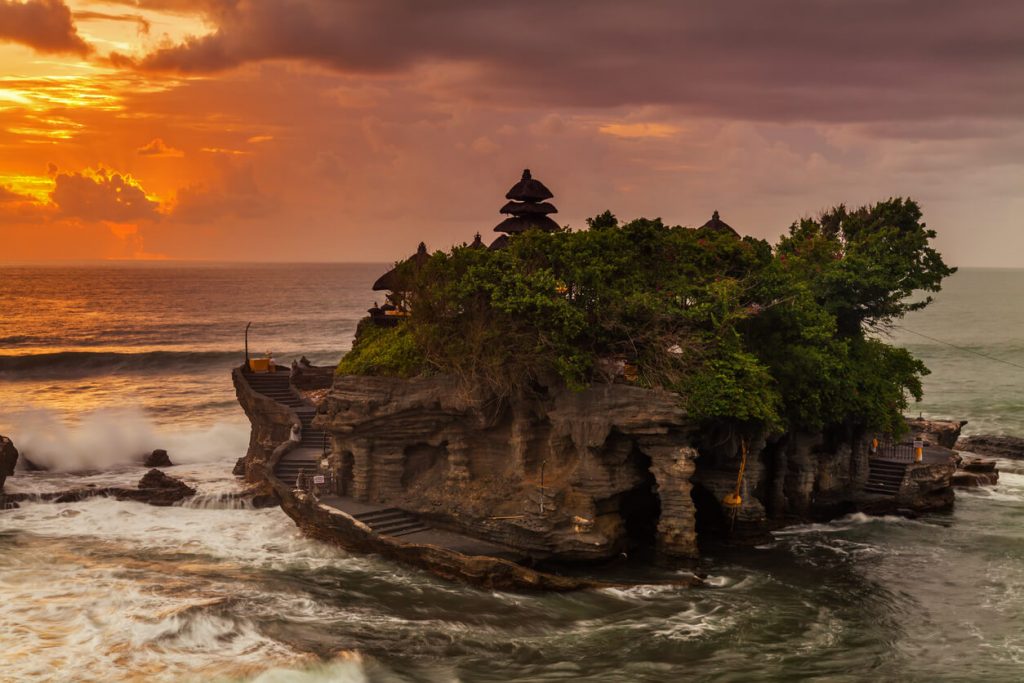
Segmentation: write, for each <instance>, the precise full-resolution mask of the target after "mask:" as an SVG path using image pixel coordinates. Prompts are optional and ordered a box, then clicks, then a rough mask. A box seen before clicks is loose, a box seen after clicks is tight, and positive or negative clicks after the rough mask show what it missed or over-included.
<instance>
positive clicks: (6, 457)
mask: <svg viewBox="0 0 1024 683" xmlns="http://www.w3.org/2000/svg"><path fill="white" fill-rule="evenodd" d="M17 464H18V449H17V448H15V447H14V443H13V442H12V441H11V440H10V439H8V438H7V437H6V436H3V435H0V494H2V493H3V490H4V482H5V481H6V480H7V477H10V476H11V475H13V474H14V466H15V465H17Z"/></svg>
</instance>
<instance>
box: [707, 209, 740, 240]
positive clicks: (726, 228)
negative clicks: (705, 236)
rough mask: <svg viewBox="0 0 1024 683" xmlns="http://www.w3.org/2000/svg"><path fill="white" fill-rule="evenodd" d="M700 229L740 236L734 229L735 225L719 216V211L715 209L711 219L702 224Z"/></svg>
mask: <svg viewBox="0 0 1024 683" xmlns="http://www.w3.org/2000/svg"><path fill="white" fill-rule="evenodd" d="M700 230H713V231H715V232H724V233H727V234H729V235H732V236H733V237H736V238H739V236H740V234H739V233H738V232H736V231H735V230H733V227H732V226H731V225H729V224H728V223H726V222H725V221H723V220H722V219H721V218H719V217H718V211H717V210H715V212H714V213H713V214H711V220H709V221H708V222H707V223H705V224H704V225H702V226H700Z"/></svg>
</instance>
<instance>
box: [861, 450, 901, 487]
mask: <svg viewBox="0 0 1024 683" xmlns="http://www.w3.org/2000/svg"><path fill="white" fill-rule="evenodd" d="M907 464H908V463H905V462H895V461H892V460H882V459H880V458H873V459H871V461H870V463H869V467H870V469H869V470H868V480H867V483H865V484H864V491H865V492H866V493H874V494H878V495H883V496H895V495H896V494H897V493H899V491H900V484H901V483H902V482H903V476H904V475H905V474H906V472H907Z"/></svg>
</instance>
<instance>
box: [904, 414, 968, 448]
mask: <svg viewBox="0 0 1024 683" xmlns="http://www.w3.org/2000/svg"><path fill="white" fill-rule="evenodd" d="M966 424H967V420H929V419H925V418H922V417H916V418H909V419H908V420H907V427H909V428H910V437H911V438H912V439H921V440H923V441H924V442H925V443H926V444H930V445H933V446H942V447H943V448H956V447H957V440H958V439H960V430H961V429H963V427H964V425H966Z"/></svg>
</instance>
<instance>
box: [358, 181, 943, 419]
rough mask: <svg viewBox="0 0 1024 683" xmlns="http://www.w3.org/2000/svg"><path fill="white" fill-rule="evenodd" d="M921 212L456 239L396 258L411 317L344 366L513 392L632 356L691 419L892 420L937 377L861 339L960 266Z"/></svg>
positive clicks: (606, 217)
mask: <svg viewBox="0 0 1024 683" xmlns="http://www.w3.org/2000/svg"><path fill="white" fill-rule="evenodd" d="M920 217H921V213H920V209H919V208H918V207H917V205H916V204H915V203H914V202H912V201H910V200H902V199H893V200H889V201H887V202H882V203H879V204H876V205H874V206H872V207H864V208H861V209H857V210H855V211H848V210H847V209H845V208H844V207H838V208H836V209H833V210H832V211H829V212H826V213H825V214H823V215H822V216H821V217H820V218H819V219H817V220H810V219H806V220H802V221H800V222H799V223H796V224H794V225H793V226H792V227H791V229H790V231H789V234H788V235H787V236H784V237H783V238H782V239H781V240H780V242H779V244H778V245H777V246H776V247H775V248H772V247H771V246H770V245H769V244H768V243H767V242H765V241H763V240H756V239H752V238H749V237H746V238H743V239H737V238H736V237H735V236H733V235H730V234H728V233H723V232H718V231H714V230H706V229H697V230H693V229H688V228H683V227H679V226H675V227H670V226H666V225H665V224H664V223H662V221H661V220H660V219H654V220H649V219H638V220H634V221H631V222H628V223H626V224H624V225H621V226H620V225H619V224H618V221H617V219H616V218H615V217H614V216H613V215H612V214H611V213H609V212H605V213H604V214H602V215H600V216H597V217H595V218H594V219H591V220H589V221H588V223H589V226H590V229H589V230H586V231H581V232H572V231H566V232H557V233H542V232H536V231H531V232H527V233H525V234H522V235H518V236H516V237H514V238H513V239H511V240H510V243H509V245H508V247H507V248H505V249H502V250H499V251H488V250H486V249H474V248H471V247H465V246H463V247H456V248H454V249H452V250H451V251H449V252H438V253H435V254H433V255H432V256H431V257H430V259H429V260H428V261H427V262H426V263H424V264H412V263H406V264H404V265H403V266H400V268H402V269H404V272H403V276H404V277H406V278H407V280H406V281H407V282H410V283H412V284H411V289H410V291H409V292H407V293H405V294H404V297H405V298H406V303H407V304H408V306H409V307H410V309H411V310H412V311H413V312H414V314H413V316H412V317H411V318H410V319H409V320H408V321H406V322H404V323H402V324H401V325H400V326H399V327H397V328H392V329H382V328H373V327H372V326H363V328H362V329H361V331H360V333H359V335H358V339H357V342H356V344H355V347H354V348H353V350H352V352H351V353H350V354H349V355H347V356H346V357H345V359H344V360H343V361H342V363H341V365H340V366H339V372H340V373H352V374H395V375H401V376H411V375H415V374H424V373H431V372H444V373H450V374H454V375H456V376H459V377H461V378H462V379H463V380H464V382H465V383H466V384H467V385H469V386H473V387H476V388H481V389H483V390H485V391H486V392H487V393H488V394H490V395H494V396H498V397H506V396H511V395H515V394H517V393H518V392H522V391H526V390H529V389H531V388H535V387H537V386H543V385H547V384H550V383H551V382H564V383H565V384H567V385H569V386H572V387H582V386H585V385H587V384H589V383H591V382H593V381H600V380H601V379H602V375H603V374H604V373H605V369H606V368H607V367H609V364H611V365H614V364H615V363H620V364H621V363H623V362H625V363H630V364H635V366H636V368H637V370H638V378H637V381H638V382H639V383H640V384H642V385H645V386H660V387H664V388H667V389H670V390H673V391H677V392H678V393H679V394H680V395H681V397H683V399H684V400H685V401H686V404H687V407H688V409H689V411H690V412H691V414H693V415H694V416H695V417H698V418H708V419H728V420H733V421H739V422H745V423H751V424H757V425H762V426H768V427H770V428H785V427H803V428H817V427H821V426H824V425H828V424H837V423H842V422H849V421H851V420H852V421H855V422H858V423H862V424H867V425H870V426H873V427H879V428H888V429H891V430H895V429H896V428H897V426H898V424H899V422H898V418H899V415H900V412H901V411H902V410H903V408H905V407H906V402H907V397H908V396H914V397H920V391H921V385H920V377H921V375H922V374H924V373H925V372H927V370H926V369H925V368H924V366H923V365H922V364H921V363H920V362H919V361H917V360H916V359H914V358H913V357H912V356H910V354H909V353H907V352H906V351H904V350H902V349H898V348H894V347H891V346H889V345H886V344H884V343H883V342H881V341H879V340H878V339H876V338H873V337H872V336H870V334H869V333H870V332H871V331H872V330H875V329H879V328H883V327H885V326H886V325H888V324H891V322H892V321H893V320H895V319H897V318H899V317H901V316H902V315H904V314H905V313H906V312H907V311H909V310H914V309H915V308H919V307H921V306H923V305H926V304H927V300H924V301H919V302H908V301H907V297H908V296H909V295H910V294H911V293H912V292H914V291H916V290H925V291H932V292H934V291H938V289H939V286H940V283H941V280H942V278H943V277H945V276H946V275H948V274H950V273H951V272H952V269H950V268H948V267H946V265H945V264H944V263H943V262H942V259H941V257H940V256H939V255H938V253H936V252H935V251H934V249H932V248H931V247H930V239H931V238H932V237H934V232H932V231H929V230H926V229H925V226H924V224H923V223H921V222H920Z"/></svg>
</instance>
